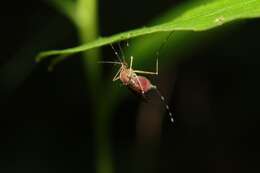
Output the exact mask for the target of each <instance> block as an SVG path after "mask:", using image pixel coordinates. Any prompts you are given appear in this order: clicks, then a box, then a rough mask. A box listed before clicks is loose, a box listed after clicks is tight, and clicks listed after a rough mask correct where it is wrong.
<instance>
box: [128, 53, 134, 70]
mask: <svg viewBox="0 0 260 173" xmlns="http://www.w3.org/2000/svg"><path fill="white" fill-rule="evenodd" d="M133 59H134V57H133V56H131V57H130V68H129V69H130V70H132V66H133Z"/></svg>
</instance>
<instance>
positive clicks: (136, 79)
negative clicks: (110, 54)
mask: <svg viewBox="0 0 260 173" xmlns="http://www.w3.org/2000/svg"><path fill="white" fill-rule="evenodd" d="M112 48H113V50H114V52H115V54H116V56H117V57H118V59H119V61H115V62H114V61H101V63H111V64H118V65H121V67H120V68H119V70H118V71H117V73H116V75H115V76H114V78H113V81H117V80H120V81H121V82H122V83H123V85H125V86H127V87H128V88H129V89H131V90H132V91H133V92H135V93H136V94H138V95H141V96H142V97H144V98H145V94H146V93H147V92H149V91H150V90H156V92H157V94H158V95H159V96H160V98H161V101H162V102H163V103H164V105H165V108H166V109H167V111H168V114H169V116H170V120H171V122H174V119H173V115H172V113H171V111H170V108H169V106H168V104H167V103H166V102H165V98H164V97H163V96H162V95H161V93H160V92H159V90H158V89H157V87H156V86H155V85H153V84H152V83H151V82H150V80H149V79H147V78H146V77H144V76H141V75H139V74H148V75H158V59H157V61H156V71H155V72H149V71H141V70H134V69H133V68H132V65H133V56H131V57H130V65H129V66H128V64H127V63H126V62H125V60H124V55H123V60H124V61H122V60H121V58H120V56H119V55H118V53H117V51H116V50H115V49H114V47H113V46H112ZM119 48H120V50H121V53H122V54H123V51H122V49H121V47H120V46H119Z"/></svg>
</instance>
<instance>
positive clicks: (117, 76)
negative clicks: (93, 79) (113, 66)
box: [113, 68, 121, 82]
mask: <svg viewBox="0 0 260 173" xmlns="http://www.w3.org/2000/svg"><path fill="white" fill-rule="evenodd" d="M120 72H121V68H120V69H119V70H118V71H117V73H116V75H115V76H114V78H113V82H115V81H116V80H118V79H119V78H120V75H119V74H120Z"/></svg>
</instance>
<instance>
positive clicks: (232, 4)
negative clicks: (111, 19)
mask: <svg viewBox="0 0 260 173" xmlns="http://www.w3.org/2000/svg"><path fill="white" fill-rule="evenodd" d="M199 4H200V5H198V4H196V3H193V4H190V5H186V7H188V9H185V8H182V7H180V8H181V9H182V10H183V9H185V10H184V11H183V12H182V13H180V10H178V9H176V12H179V13H178V16H175V17H174V18H172V19H171V20H168V21H167V22H164V23H161V24H158V25H153V26H150V27H143V28H139V29H134V30H131V31H127V32H123V33H119V34H116V35H113V36H110V37H102V38H99V39H97V40H95V41H92V42H89V43H87V44H83V45H81V46H77V47H73V48H68V49H64V50H51V51H45V52H41V53H40V54H39V55H38V56H37V58H36V60H37V61H40V60H42V59H44V58H46V57H48V56H53V55H62V56H63V55H65V56H66V55H70V54H74V53H78V52H82V51H87V50H90V49H93V48H97V47H100V46H104V45H107V44H111V43H114V42H117V41H120V40H126V39H130V38H133V37H137V36H142V35H147V34H153V33H157V32H166V31H204V30H208V29H211V28H214V27H217V26H220V25H222V24H224V23H227V22H230V21H234V20H238V19H246V18H256V17H260V1H259V0H240V1H238V0H214V1H210V2H206V1H203V2H202V3H201V2H200V3H199ZM173 16H174V15H173Z"/></svg>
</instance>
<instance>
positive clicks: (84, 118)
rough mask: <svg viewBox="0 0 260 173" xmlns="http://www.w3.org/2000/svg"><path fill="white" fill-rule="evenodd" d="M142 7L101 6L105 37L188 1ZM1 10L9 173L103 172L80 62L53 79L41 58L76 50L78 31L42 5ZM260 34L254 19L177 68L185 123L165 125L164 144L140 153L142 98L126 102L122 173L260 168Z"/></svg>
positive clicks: (2, 121) (0, 99)
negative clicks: (40, 54) (137, 114)
mask: <svg viewBox="0 0 260 173" xmlns="http://www.w3.org/2000/svg"><path fill="white" fill-rule="evenodd" d="M138 3H139V5H138V6H136V5H135V2H134V1H119V0H117V1H109V2H108V1H101V2H100V8H99V10H100V19H101V22H100V26H101V34H102V35H111V34H113V33H117V32H120V31H124V30H128V29H131V28H135V27H139V26H142V25H143V24H145V23H147V22H148V21H149V20H150V19H152V18H153V17H155V16H157V14H158V13H159V12H163V11H164V10H165V9H167V7H168V6H169V5H173V4H174V3H175V4H178V3H180V1H179V2H177V1H175V2H172V1H155V0H153V1H149V2H145V1H138ZM147 3H149V5H147ZM148 6H149V8H148ZM0 8H1V10H0V11H1V43H2V44H1V55H0V57H1V58H0V63H1V67H0V80H1V81H0V85H1V86H0V93H1V95H0V103H1V107H0V108H1V111H0V117H1V118H0V127H1V130H0V138H1V143H0V172H27V173H30V172H94V171H95V158H96V157H95V149H96V148H95V143H94V136H93V133H94V130H93V129H94V128H95V127H94V125H93V115H92V111H93V110H91V103H90V102H89V99H88V92H87V90H86V88H87V85H88V84H87V83H86V82H84V79H85V78H84V76H83V70H82V68H78V67H81V61H80V59H78V58H75V59H71V60H68V61H66V62H64V63H62V64H61V65H60V66H58V67H57V69H55V70H54V72H52V73H49V72H47V67H48V62H47V61H45V62H43V63H40V64H38V65H37V64H35V62H34V59H33V58H34V56H35V55H36V53H38V52H39V51H40V50H43V49H48V48H52V49H53V48H67V47H71V46H74V45H77V43H78V41H77V34H76V31H75V29H74V28H73V25H72V24H71V23H70V22H69V21H68V20H67V19H66V18H65V17H63V16H62V15H61V14H59V13H58V12H56V11H55V9H53V8H51V7H50V6H48V5H47V4H46V3H44V2H43V1H29V0H28V1H12V2H11V1H7V2H5V3H3V4H1V7H0ZM259 31H260V22H259V20H258V19H252V20H248V21H247V22H244V23H243V24H242V25H241V26H239V27H238V28H236V29H233V30H231V31H228V32H226V33H225V35H223V36H221V38H222V39H219V41H217V42H213V43H212V42H211V43H209V44H207V43H205V44H203V46H202V47H201V48H200V50H197V51H196V52H195V53H193V54H192V55H191V56H190V57H186V58H185V60H183V61H180V62H179V63H178V64H177V67H176V68H174V69H172V70H170V71H171V72H169V73H176V81H175V86H174V89H172V93H173V94H172V97H170V96H169V98H172V99H171V100H172V102H171V103H170V105H174V107H175V115H176V121H177V122H176V125H175V126H174V127H169V125H165V124H167V123H164V125H163V126H162V132H161V137H160V142H158V143H157V142H156V144H154V143H149V142H148V143H145V144H142V145H140V146H138V147H137V148H136V146H135V138H136V132H135V130H136V129H135V127H136V117H133V116H132V114H131V113H132V112H134V110H135V109H136V108H137V105H138V103H139V100H138V99H136V98H134V97H130V98H126V99H125V100H124V102H123V103H122V104H121V107H120V108H118V111H117V115H116V116H115V118H114V121H113V122H112V123H113V126H112V127H113V129H112V130H111V137H110V139H111V141H112V147H113V151H114V153H113V156H114V159H115V161H114V162H115V165H116V166H115V167H116V171H117V172H144V171H149V172H191V171H192V172H252V171H254V172H255V171H257V170H258V169H259V168H258V160H259V159H258V157H259V155H258V154H259V139H258V138H259V119H260V118H259V115H260V114H259V113H260V110H259V107H258V106H259V98H260V97H259V96H260V91H259V88H260V83H259V76H260V70H259V62H260V60H259V50H260V46H259V40H260V39H259V38H260V35H259ZM50 40H51V41H50ZM53 40H55V41H53ZM48 42H50V44H47V46H46V43H48ZM41 45H42V46H41ZM43 45H44V46H43ZM110 56H111V55H110ZM72 69H73V70H72ZM104 89H105V88H104ZM129 110H131V111H129ZM122 116H123V117H122Z"/></svg>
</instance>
